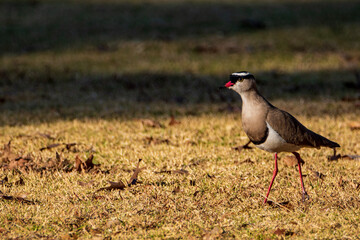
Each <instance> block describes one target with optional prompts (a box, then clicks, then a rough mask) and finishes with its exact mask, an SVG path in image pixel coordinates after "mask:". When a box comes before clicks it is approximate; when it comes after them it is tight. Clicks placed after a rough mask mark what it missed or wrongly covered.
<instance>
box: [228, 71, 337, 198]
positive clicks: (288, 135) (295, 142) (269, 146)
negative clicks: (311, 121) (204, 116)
mask: <svg viewBox="0 0 360 240" xmlns="http://www.w3.org/2000/svg"><path fill="white" fill-rule="evenodd" d="M225 87H226V88H229V89H232V90H234V91H235V92H237V93H238V94H240V96H241V99H242V126H243V129H244V131H245V133H246V134H247V136H248V137H249V139H250V140H251V142H253V143H254V144H255V146H256V147H258V148H260V149H262V150H265V151H268V152H273V153H275V170H274V172H273V176H272V179H271V182H270V186H269V189H268V191H267V194H266V197H265V200H264V203H266V202H267V198H268V196H269V193H270V190H271V186H272V184H273V182H274V179H275V177H276V175H277V172H278V164H277V154H278V153H280V152H291V153H293V154H294V155H295V157H296V159H297V161H298V168H299V173H300V181H301V188H302V200H303V201H304V200H305V199H308V198H309V196H308V194H307V193H306V191H305V187H304V182H303V179H302V173H301V157H300V154H299V153H297V151H298V150H300V149H301V148H303V147H311V148H320V147H329V148H336V147H340V145H339V144H337V143H336V142H333V141H330V140H329V139H327V138H325V137H323V136H320V135H319V134H317V133H314V132H313V131H311V130H309V129H307V128H306V127H305V126H304V125H302V124H301V123H300V122H299V121H298V120H296V118H294V117H293V116H292V115H291V114H289V113H287V112H285V111H283V110H280V109H278V108H276V107H275V106H273V105H272V104H271V103H269V102H268V101H267V100H266V99H265V98H264V97H263V96H262V95H261V94H260V93H259V91H258V90H257V88H256V83H255V77H254V75H252V74H250V73H249V72H245V71H242V72H236V73H232V74H231V75H230V81H229V82H228V83H226V84H225Z"/></svg>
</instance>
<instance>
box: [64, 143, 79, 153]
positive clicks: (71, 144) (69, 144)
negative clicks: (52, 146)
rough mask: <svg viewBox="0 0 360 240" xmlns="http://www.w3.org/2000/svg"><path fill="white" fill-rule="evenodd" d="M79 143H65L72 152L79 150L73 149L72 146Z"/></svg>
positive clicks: (66, 147)
mask: <svg viewBox="0 0 360 240" xmlns="http://www.w3.org/2000/svg"><path fill="white" fill-rule="evenodd" d="M76 144H77V143H64V145H65V149H66V150H68V151H72V152H78V150H77V149H73V148H72V147H74V146H76Z"/></svg>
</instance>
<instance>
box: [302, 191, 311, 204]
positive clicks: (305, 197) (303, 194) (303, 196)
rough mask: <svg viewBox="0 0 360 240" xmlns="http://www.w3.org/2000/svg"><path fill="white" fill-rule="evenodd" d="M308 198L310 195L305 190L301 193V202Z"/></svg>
mask: <svg viewBox="0 0 360 240" xmlns="http://www.w3.org/2000/svg"><path fill="white" fill-rule="evenodd" d="M309 199H310V196H309V195H308V194H307V192H306V191H304V192H303V193H302V198H301V201H302V202H305V201H306V200H309Z"/></svg>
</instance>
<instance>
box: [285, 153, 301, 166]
mask: <svg viewBox="0 0 360 240" xmlns="http://www.w3.org/2000/svg"><path fill="white" fill-rule="evenodd" d="M283 161H284V163H285V165H286V166H288V167H294V166H297V165H298V161H297V159H296V157H295V156H292V155H287V156H285V157H284V158H283ZM304 163H305V162H304V161H303V160H302V159H301V164H304Z"/></svg>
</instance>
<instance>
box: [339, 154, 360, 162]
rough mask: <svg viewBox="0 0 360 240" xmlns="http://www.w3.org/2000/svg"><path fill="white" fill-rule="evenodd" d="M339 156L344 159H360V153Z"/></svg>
mask: <svg viewBox="0 0 360 240" xmlns="http://www.w3.org/2000/svg"><path fill="white" fill-rule="evenodd" d="M341 158H342V159H344V160H356V161H360V155H343V156H341Z"/></svg>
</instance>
